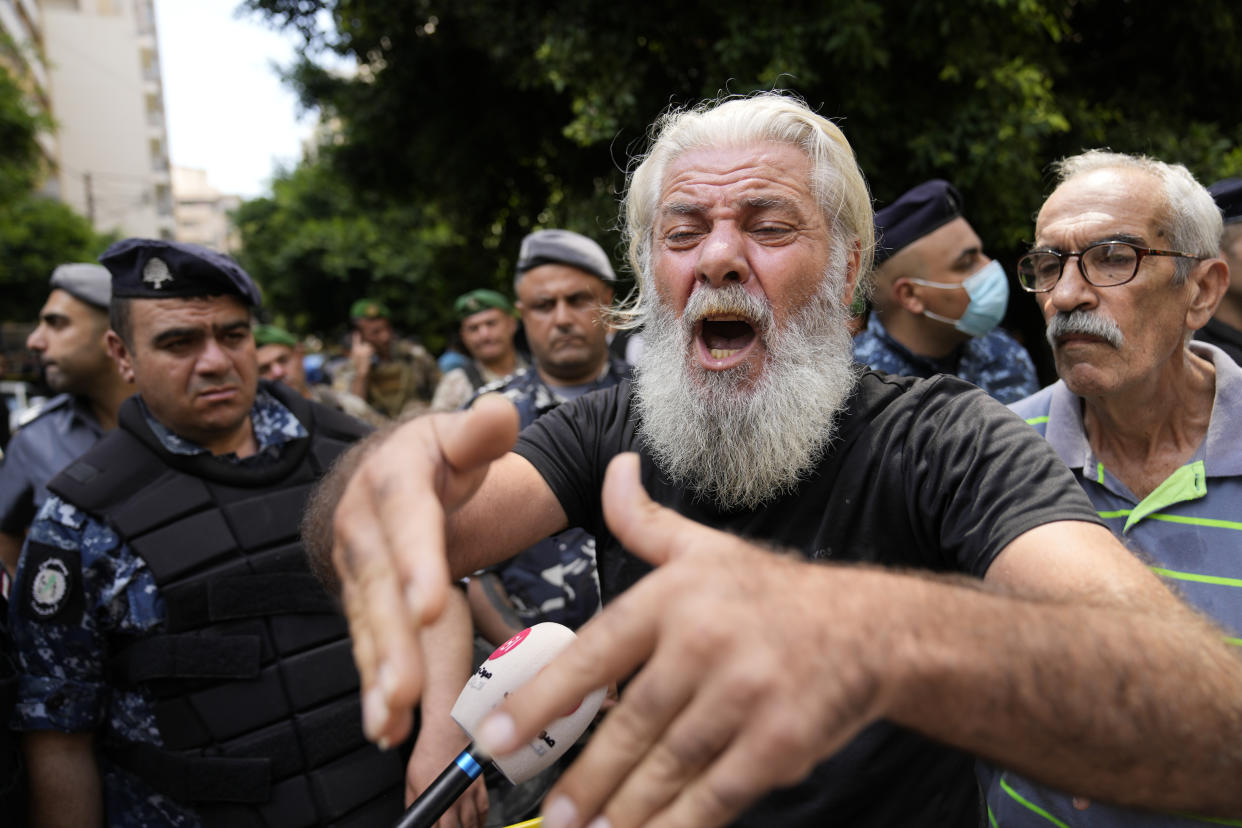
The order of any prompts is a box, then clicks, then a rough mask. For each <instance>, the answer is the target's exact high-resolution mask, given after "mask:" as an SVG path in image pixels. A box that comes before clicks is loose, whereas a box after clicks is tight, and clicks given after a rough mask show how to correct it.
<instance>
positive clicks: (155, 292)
mask: <svg viewBox="0 0 1242 828" xmlns="http://www.w3.org/2000/svg"><path fill="white" fill-rule="evenodd" d="M99 261H100V263H102V264H103V266H104V267H106V268H108V270H109V271H111V273H112V295H113V296H115V297H117V298H133V299H184V298H190V297H194V296H219V295H224V294H228V295H231V296H236V297H238V298H239V299H241V300H242V301H243V302H245V303H246V304H247V305H250V306H252V307H257V306H258V305H259V304H261V303H262V301H263V300H262V296H261V295H260V294H259V286H258V285H256V284H255V283H254V280H253V279H251V278H250V274H248V273H246V271H244V270H242V269H241V266H240V265H239V264H237V262H235V261H233V260H232V259H230V258H229V257H228V256H226V255H224V254H223V253H217V252H216V251H214V250H209V249H207V248H206V247H201V246H199V245H197V244H188V243H186V242H175V241H165V240H163V239H122V240H121V241H119V242H116V243H115V244H113V245H111V246H110V247H109V248H108V249H107V250H105V251H104V253H103V255H102V256H100V257H99Z"/></svg>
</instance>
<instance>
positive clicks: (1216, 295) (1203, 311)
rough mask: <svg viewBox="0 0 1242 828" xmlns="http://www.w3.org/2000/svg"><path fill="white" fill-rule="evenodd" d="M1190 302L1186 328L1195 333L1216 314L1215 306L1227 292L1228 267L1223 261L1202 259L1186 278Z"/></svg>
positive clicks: (1187, 309) (1187, 310)
mask: <svg viewBox="0 0 1242 828" xmlns="http://www.w3.org/2000/svg"><path fill="white" fill-rule="evenodd" d="M1186 282H1187V286H1188V288H1189V290H1190V302H1189V305H1188V306H1187V308H1186V328H1187V329H1188V330H1192V331H1197V330H1199V329H1200V328H1202V327H1203V326H1204V325H1206V324H1207V323H1208V320H1210V319H1211V318H1212V316H1213V314H1215V313H1216V306H1217V305H1219V304H1220V300H1221V299H1223V298H1224V297H1225V292H1226V291H1228V290H1229V265H1228V264H1226V263H1225V260H1224V259H1204V260H1203V261H1201V262H1199V263H1198V264H1197V265H1195V266H1194V267H1192V268H1191V269H1190V275H1188V276H1187V277H1186Z"/></svg>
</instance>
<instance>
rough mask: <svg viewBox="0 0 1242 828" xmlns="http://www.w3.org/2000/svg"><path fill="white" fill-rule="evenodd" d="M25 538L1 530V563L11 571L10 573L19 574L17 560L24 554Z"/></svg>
mask: <svg viewBox="0 0 1242 828" xmlns="http://www.w3.org/2000/svg"><path fill="white" fill-rule="evenodd" d="M24 540H25V538H22V537H18V536H17V535H10V534H9V533H8V532H0V564H3V566H4V568H5V569H7V570H8V571H9V575H16V574H17V561H18V559H19V558H20V557H21V554H22V542H23V541H24Z"/></svg>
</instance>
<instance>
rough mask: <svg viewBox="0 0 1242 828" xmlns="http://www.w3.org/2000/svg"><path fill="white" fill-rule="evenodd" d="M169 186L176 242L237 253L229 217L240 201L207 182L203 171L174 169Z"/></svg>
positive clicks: (238, 244) (238, 238) (236, 239)
mask: <svg viewBox="0 0 1242 828" xmlns="http://www.w3.org/2000/svg"><path fill="white" fill-rule="evenodd" d="M172 185H173V215H174V218H175V219H176V228H177V230H176V238H177V241H183V242H192V243H194V244H201V245H203V246H204V247H210V248H211V249H212V250H219V251H220V252H221V253H229V254H234V253H236V252H237V250H238V248H239V247H241V236H240V235H239V234H238V232H237V228H236V227H235V226H234V225H233V221H232V219H231V218H230V217H229V213H230V212H231V211H233V210H236V209H237V208H238V207H240V206H241V197H240V196H235V195H226V194H224V193H222V192H220V191H219V190H217V189H216V188H215V187H213V186H211V182H209V181H208V180H207V172H206V170H198V169H194V168H192V167H177V166H174V167H173V168H172Z"/></svg>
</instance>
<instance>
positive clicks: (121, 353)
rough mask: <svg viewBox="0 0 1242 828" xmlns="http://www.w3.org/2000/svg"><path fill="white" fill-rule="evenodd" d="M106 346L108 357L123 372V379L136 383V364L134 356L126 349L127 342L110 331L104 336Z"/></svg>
mask: <svg viewBox="0 0 1242 828" xmlns="http://www.w3.org/2000/svg"><path fill="white" fill-rule="evenodd" d="M104 341H105V344H106V345H107V346H108V356H110V357H112V361H113V362H115V363H116V369H117V370H118V371H120V372H121V379H123V380H125V381H126V382H133V381H134V362H133V355H132V354H130V352H129V349H128V348H126V347H125V340H123V339H121V337H120V336H119V335H118V334H117V332H116V331H114V330H109V331H108V333H107V334H105V335H104Z"/></svg>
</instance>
